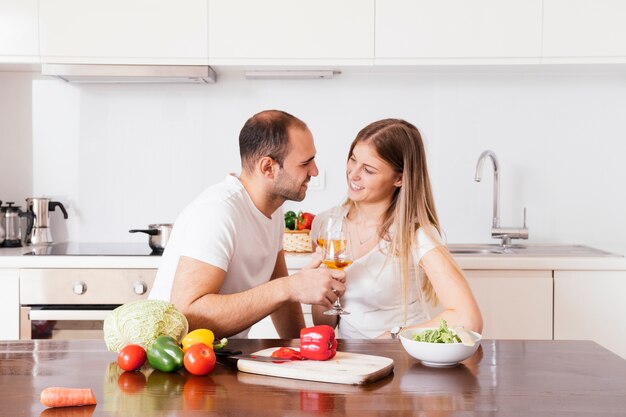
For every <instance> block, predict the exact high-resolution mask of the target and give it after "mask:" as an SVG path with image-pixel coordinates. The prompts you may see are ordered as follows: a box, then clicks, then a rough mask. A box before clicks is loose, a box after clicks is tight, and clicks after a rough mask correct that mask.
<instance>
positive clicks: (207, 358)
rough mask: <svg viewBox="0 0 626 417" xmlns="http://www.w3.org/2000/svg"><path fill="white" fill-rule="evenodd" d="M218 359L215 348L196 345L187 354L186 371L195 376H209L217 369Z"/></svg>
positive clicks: (185, 360) (185, 359)
mask: <svg viewBox="0 0 626 417" xmlns="http://www.w3.org/2000/svg"><path fill="white" fill-rule="evenodd" d="M216 361H217V358H216V356H215V352H214V351H213V346H209V345H206V344H204V343H195V344H194V345H192V346H190V347H189V348H188V349H187V351H186V352H185V357H184V363H185V369H186V370H187V371H188V372H189V373H191V374H194V375H200V376H202V375H207V374H209V373H211V371H212V370H213V368H215V362H216Z"/></svg>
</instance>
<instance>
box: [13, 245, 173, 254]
mask: <svg viewBox="0 0 626 417" xmlns="http://www.w3.org/2000/svg"><path fill="white" fill-rule="evenodd" d="M26 249H27V250H26V252H25V253H24V255H26V256H29V255H34V256H46V255H48V256H55V255H56V256H159V255H161V253H157V252H153V251H152V249H150V246H148V242H146V243H128V242H124V243H114V242H93V243H85V242H64V243H54V244H52V245H50V246H33V247H31V248H26Z"/></svg>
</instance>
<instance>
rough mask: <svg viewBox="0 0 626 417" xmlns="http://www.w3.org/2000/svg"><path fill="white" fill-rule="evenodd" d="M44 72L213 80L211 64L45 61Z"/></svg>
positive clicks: (108, 80)
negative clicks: (112, 63) (65, 62)
mask: <svg viewBox="0 0 626 417" xmlns="http://www.w3.org/2000/svg"><path fill="white" fill-rule="evenodd" d="M41 74H42V75H49V76H53V77H57V78H59V79H61V80H63V81H66V82H68V83H82V84H130V83H133V84H142V83H143V84H154V83H173V84H213V83H215V81H216V75H215V71H213V68H211V67H209V66H208V65H100V64H97V65H95V64H41Z"/></svg>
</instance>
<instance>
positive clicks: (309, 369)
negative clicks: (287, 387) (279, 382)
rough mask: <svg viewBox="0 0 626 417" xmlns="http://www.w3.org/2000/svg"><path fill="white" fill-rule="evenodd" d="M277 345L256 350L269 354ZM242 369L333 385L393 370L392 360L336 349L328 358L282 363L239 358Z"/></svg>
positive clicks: (377, 376) (373, 377) (361, 381)
mask: <svg viewBox="0 0 626 417" xmlns="http://www.w3.org/2000/svg"><path fill="white" fill-rule="evenodd" d="M276 349H278V347H274V348H270V349H265V350H260V351H258V352H255V353H253V355H257V356H270V355H271V354H272V352H274V351H275V350H276ZM237 368H238V369H239V370H240V371H241V372H248V373H252V374H259V375H269V376H277V377H281V378H292V379H303V380H306V381H318V382H331V383H333V384H352V385H362V384H367V383H369V382H373V381H376V380H377V379H380V378H382V377H384V376H387V375H389V374H390V373H391V371H392V370H393V359H390V358H386V357H383V356H372V355H363V354H360V353H350V352H337V354H336V355H335V357H334V358H332V359H330V360H327V361H312V360H305V361H290V362H282V363H274V362H257V361H251V360H247V359H240V360H239V361H237Z"/></svg>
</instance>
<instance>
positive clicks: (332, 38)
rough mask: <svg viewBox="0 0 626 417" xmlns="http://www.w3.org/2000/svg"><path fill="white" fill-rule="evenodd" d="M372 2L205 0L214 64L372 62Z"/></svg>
mask: <svg viewBox="0 0 626 417" xmlns="http://www.w3.org/2000/svg"><path fill="white" fill-rule="evenodd" d="M374 9H375V4H374V0H298V1H293V0H263V1H250V0H209V56H210V63H211V64H212V65H239V64H242V65H327V64H328V65H334V64H346V65H361V64H365V65H371V64H372V63H373V58H374Z"/></svg>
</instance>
